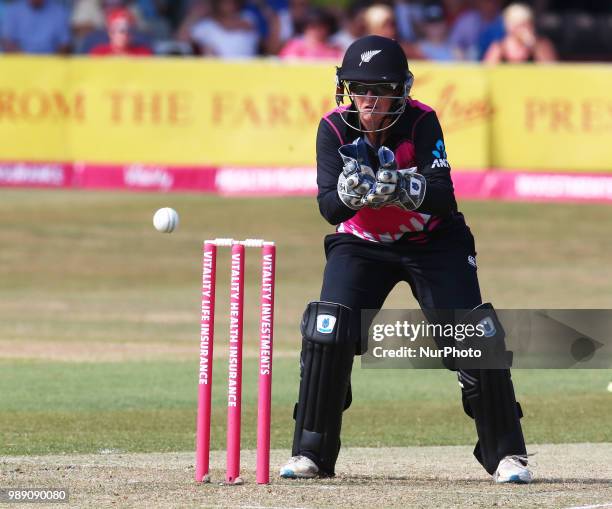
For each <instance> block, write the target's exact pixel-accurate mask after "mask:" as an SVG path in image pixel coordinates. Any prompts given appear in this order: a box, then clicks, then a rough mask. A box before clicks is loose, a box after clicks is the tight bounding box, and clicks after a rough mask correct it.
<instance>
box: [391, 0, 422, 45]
mask: <svg viewBox="0 0 612 509" xmlns="http://www.w3.org/2000/svg"><path fill="white" fill-rule="evenodd" d="M395 17H396V20H397V30H398V34H399V37H400V39H401V40H403V41H408V42H414V41H416V40H417V38H418V36H419V26H420V25H421V22H422V21H423V6H422V4H421V3H420V2H414V1H413V0H410V1H404V0H398V1H396V2H395Z"/></svg>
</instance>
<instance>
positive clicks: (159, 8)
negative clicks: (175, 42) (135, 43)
mask: <svg viewBox="0 0 612 509" xmlns="http://www.w3.org/2000/svg"><path fill="white" fill-rule="evenodd" d="M135 3H136V5H137V6H138V10H139V11H140V13H141V14H142V18H143V21H144V24H145V26H144V27H143V28H144V30H145V31H146V32H147V33H148V34H149V35H151V36H152V37H153V38H154V39H158V40H161V39H168V38H170V37H171V36H172V27H171V26H170V20H169V17H168V16H169V14H170V9H169V4H170V3H171V0H136V1H135Z"/></svg>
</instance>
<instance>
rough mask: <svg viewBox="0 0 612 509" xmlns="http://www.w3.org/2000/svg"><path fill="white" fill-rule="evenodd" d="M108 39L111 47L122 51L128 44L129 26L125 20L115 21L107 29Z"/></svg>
mask: <svg viewBox="0 0 612 509" xmlns="http://www.w3.org/2000/svg"><path fill="white" fill-rule="evenodd" d="M108 37H109V39H110V43H111V46H113V47H114V48H118V49H124V48H126V47H127V46H128V45H129V42H130V24H129V22H128V21H127V20H125V19H117V20H115V21H113V22H112V23H111V24H110V25H109V27H108Z"/></svg>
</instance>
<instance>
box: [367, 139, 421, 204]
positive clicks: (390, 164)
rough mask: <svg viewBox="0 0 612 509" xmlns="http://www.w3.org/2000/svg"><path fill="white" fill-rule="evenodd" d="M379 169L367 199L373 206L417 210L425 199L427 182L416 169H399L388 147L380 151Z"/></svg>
mask: <svg viewBox="0 0 612 509" xmlns="http://www.w3.org/2000/svg"><path fill="white" fill-rule="evenodd" d="M378 161H379V169H378V172H377V173H376V183H375V185H374V187H373V188H372V191H371V192H370V193H369V194H368V196H367V197H366V200H367V202H368V203H369V204H371V206H374V207H380V206H384V205H397V206H399V207H401V208H403V209H404V210H415V209H417V208H419V207H420V206H421V204H422V203H423V200H424V199H425V191H426V188H427V182H426V181H425V177H423V175H421V174H419V173H417V172H416V170H417V169H416V167H414V168H408V169H402V170H398V169H397V163H396V161H395V156H394V154H393V151H391V150H389V149H388V148H387V147H384V146H383V147H380V149H378Z"/></svg>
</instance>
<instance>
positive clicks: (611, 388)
mask: <svg viewBox="0 0 612 509" xmlns="http://www.w3.org/2000/svg"><path fill="white" fill-rule="evenodd" d="M608 392H612V382H610V383H609V384H608Z"/></svg>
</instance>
